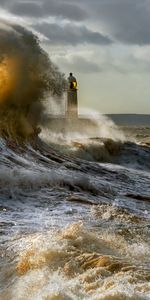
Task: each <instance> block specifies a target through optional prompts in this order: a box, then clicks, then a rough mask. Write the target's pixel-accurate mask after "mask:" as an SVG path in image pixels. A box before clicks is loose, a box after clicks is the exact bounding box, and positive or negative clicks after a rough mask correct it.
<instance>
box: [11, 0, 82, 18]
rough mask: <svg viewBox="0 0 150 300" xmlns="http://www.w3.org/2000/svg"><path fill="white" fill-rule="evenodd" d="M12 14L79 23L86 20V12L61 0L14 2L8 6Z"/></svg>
mask: <svg viewBox="0 0 150 300" xmlns="http://www.w3.org/2000/svg"><path fill="white" fill-rule="evenodd" d="M9 9H10V10H11V12H12V13H14V14H16V15H19V16H20V15H21V16H28V17H47V16H57V17H58V16H59V17H61V18H62V19H69V20H74V21H81V20H84V19H86V18H87V12H86V10H85V9H82V7H80V6H79V5H76V4H74V3H66V2H65V1H62V0H57V1H54V0H43V1H30V0H27V1H25V0H24V1H21V2H19V1H16V2H14V3H13V5H11V6H9Z"/></svg>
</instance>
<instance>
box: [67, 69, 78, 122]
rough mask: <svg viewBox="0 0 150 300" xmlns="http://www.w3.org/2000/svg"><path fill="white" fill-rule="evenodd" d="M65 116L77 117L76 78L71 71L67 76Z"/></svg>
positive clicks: (68, 117)
mask: <svg viewBox="0 0 150 300" xmlns="http://www.w3.org/2000/svg"><path fill="white" fill-rule="evenodd" d="M66 118H67V119H77V118H78V94H77V80H76V78H75V77H74V76H73V74H72V73H70V74H69V77H68V89H67V109H66Z"/></svg>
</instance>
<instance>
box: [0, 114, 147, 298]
mask: <svg viewBox="0 0 150 300" xmlns="http://www.w3.org/2000/svg"><path fill="white" fill-rule="evenodd" d="M98 128H99V130H98V132H96V134H95V132H94V131H93V133H92V134H91V135H88V134H87V131H86V134H85V135H83V133H81V134H80V133H79V132H75V133H74V134H72V133H68V132H63V133H53V132H52V131H51V128H47V129H46V128H43V130H42V132H41V134H40V136H39V137H38V138H36V139H33V140H32V141H31V142H30V143H29V142H27V143H25V142H24V143H18V142H17V141H15V140H13V139H7V138H1V139H0V170H1V172H0V299H1V300H27V299H29V300H77V299H85V300H128V299H130V300H148V299H150V255H149V253H150V125H136V126H133V125H131V124H126V125H125V126H124V125H121V126H117V125H115V124H114V123H113V122H112V121H110V120H109V119H108V118H104V119H102V120H101V122H100V123H99V126H98Z"/></svg>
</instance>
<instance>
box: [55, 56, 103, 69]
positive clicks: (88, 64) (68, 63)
mask: <svg viewBox="0 0 150 300" xmlns="http://www.w3.org/2000/svg"><path fill="white" fill-rule="evenodd" d="M60 63H61V66H62V67H63V68H64V69H66V68H67V69H68V70H73V71H74V72H78V73H81V74H87V73H90V74H92V73H99V72H101V71H102V70H101V68H100V67H99V65H98V64H97V63H95V62H93V61H91V60H89V59H87V58H84V57H82V56H80V55H74V56H71V57H69V59H68V57H65V58H64V59H62V58H61V59H60Z"/></svg>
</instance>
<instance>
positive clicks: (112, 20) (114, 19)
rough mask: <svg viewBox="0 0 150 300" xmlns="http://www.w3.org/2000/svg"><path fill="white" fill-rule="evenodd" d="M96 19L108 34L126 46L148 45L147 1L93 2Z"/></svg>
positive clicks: (149, 15) (149, 11) (149, 6)
mask: <svg viewBox="0 0 150 300" xmlns="http://www.w3.org/2000/svg"><path fill="white" fill-rule="evenodd" d="M93 5H94V7H95V12H94V13H95V15H96V19H97V20H99V22H100V23H101V24H103V25H104V27H105V28H106V30H107V31H108V32H109V34H112V35H113V37H115V38H116V39H117V40H119V41H122V42H124V43H128V44H139V45H144V44H149V43H150V30H149V27H150V1H149V0H143V1H141V0H132V1H131V0H109V1H107V0H105V1H103V0H100V1H96V0H93Z"/></svg>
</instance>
